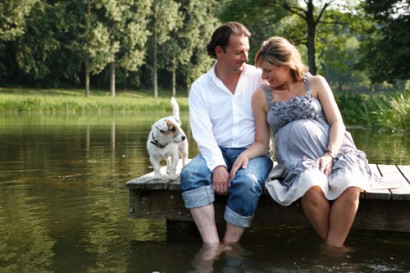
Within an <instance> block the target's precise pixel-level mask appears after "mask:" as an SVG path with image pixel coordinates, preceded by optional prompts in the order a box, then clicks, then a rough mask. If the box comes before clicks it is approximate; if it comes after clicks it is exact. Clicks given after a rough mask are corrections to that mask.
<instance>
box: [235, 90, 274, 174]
mask: <svg viewBox="0 0 410 273" xmlns="http://www.w3.org/2000/svg"><path fill="white" fill-rule="evenodd" d="M252 110H253V115H254V117H255V142H254V143H253V144H252V145H251V146H249V148H248V149H246V150H245V151H243V152H242V154H241V155H239V157H238V158H237V159H236V161H235V163H234V164H233V166H232V170H231V173H230V177H231V179H232V178H233V177H234V176H235V174H236V172H237V171H238V170H239V169H240V168H246V167H247V166H248V162H249V160H250V159H252V158H254V157H257V156H261V155H266V154H267V153H268V152H269V144H270V133H269V125H268V123H267V121H266V115H267V111H268V107H267V102H266V95H265V93H264V91H263V89H262V88H259V89H258V90H256V91H255V93H254V94H253V96H252Z"/></svg>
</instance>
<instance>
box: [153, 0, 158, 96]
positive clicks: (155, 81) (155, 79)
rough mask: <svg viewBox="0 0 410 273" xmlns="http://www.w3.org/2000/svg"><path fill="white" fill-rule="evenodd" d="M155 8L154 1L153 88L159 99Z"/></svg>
mask: <svg viewBox="0 0 410 273" xmlns="http://www.w3.org/2000/svg"><path fill="white" fill-rule="evenodd" d="M155 7H156V3H155V1H154V16H153V18H154V31H153V34H152V36H153V46H154V48H153V50H154V53H153V54H154V56H153V57H154V58H153V62H154V63H153V64H152V86H153V87H154V97H155V98H157V97H158V85H157V84H158V80H157V76H158V75H157V18H156V14H155Z"/></svg>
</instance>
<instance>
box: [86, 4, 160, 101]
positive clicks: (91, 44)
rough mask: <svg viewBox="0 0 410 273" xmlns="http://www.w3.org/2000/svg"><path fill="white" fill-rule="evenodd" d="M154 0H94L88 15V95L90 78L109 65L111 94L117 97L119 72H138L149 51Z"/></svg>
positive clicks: (87, 92)
mask: <svg viewBox="0 0 410 273" xmlns="http://www.w3.org/2000/svg"><path fill="white" fill-rule="evenodd" d="M151 3H152V0H131V1H116V0H107V1H105V0H95V1H93V2H91V0H88V1H87V12H86V13H85V14H86V15H85V26H86V28H85V33H84V35H83V39H82V41H83V42H82V43H80V44H83V49H84V63H85V79H86V80H85V84H86V95H88V94H89V77H90V76H89V75H90V73H91V74H98V73H100V72H101V71H102V70H103V69H104V68H106V67H107V65H109V70H110V94H111V96H113V97H114V96H115V69H116V67H117V66H118V67H122V68H124V69H126V70H129V71H136V70H137V69H138V68H139V67H140V66H141V65H142V64H143V63H144V56H145V52H146V42H147V40H148V35H149V32H148V30H147V23H148V20H147V17H148V16H149V15H150V5H151Z"/></svg>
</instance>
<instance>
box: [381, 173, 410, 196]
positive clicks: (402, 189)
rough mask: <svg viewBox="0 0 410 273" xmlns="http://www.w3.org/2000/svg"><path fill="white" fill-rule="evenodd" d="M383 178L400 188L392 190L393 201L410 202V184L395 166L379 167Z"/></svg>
mask: <svg viewBox="0 0 410 273" xmlns="http://www.w3.org/2000/svg"><path fill="white" fill-rule="evenodd" d="M378 167H379V169H380V171H381V172H382V174H383V177H385V178H387V179H388V181H389V182H391V183H392V184H398V185H399V187H398V188H396V189H391V190H390V191H391V192H392V199H393V200H410V184H409V182H408V181H407V180H406V178H405V177H404V176H403V174H402V173H401V172H400V171H399V169H398V168H397V167H396V166H395V165H379V166H378Z"/></svg>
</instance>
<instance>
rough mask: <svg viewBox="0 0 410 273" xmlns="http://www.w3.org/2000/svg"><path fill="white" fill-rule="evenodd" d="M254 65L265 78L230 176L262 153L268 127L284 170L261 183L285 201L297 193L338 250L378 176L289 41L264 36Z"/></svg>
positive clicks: (307, 212) (319, 79) (325, 90)
mask: <svg viewBox="0 0 410 273" xmlns="http://www.w3.org/2000/svg"><path fill="white" fill-rule="evenodd" d="M255 64H256V66H258V67H259V68H261V69H262V78H263V79H264V80H265V82H266V84H264V85H263V86H262V87H261V88H260V89H258V90H257V91H256V92H255V94H254V95H253V98H252V107H253V111H254V115H255V122H256V137H255V143H254V144H252V146H250V147H249V148H248V149H247V150H245V151H244V152H243V153H242V154H241V155H240V156H239V157H238V159H237V160H236V162H235V165H234V168H233V169H232V172H231V175H234V174H235V172H236V171H237V170H238V169H240V168H246V166H247V164H248V161H249V160H250V159H251V158H254V157H256V156H259V155H262V154H266V153H267V151H268V150H269V140H270V130H272V133H273V136H274V143H275V157H276V161H277V162H278V163H279V164H280V165H281V166H283V167H284V168H285V170H284V172H283V174H282V175H281V177H280V178H279V179H278V180H273V181H271V182H269V183H267V184H266V187H267V189H268V191H269V193H270V195H271V196H272V198H273V199H274V200H275V201H276V202H278V203H279V204H281V205H284V206H287V205H290V204H291V203H293V202H295V201H296V200H299V199H300V202H301V205H302V207H303V211H304V214H305V215H306V217H307V218H308V220H309V221H310V223H311V224H312V226H313V228H314V229H315V231H316V232H317V233H318V235H319V236H320V237H321V238H322V239H323V241H324V242H325V243H326V245H327V246H331V247H336V248H341V249H344V242H345V240H346V238H347V235H348V233H349V230H350V228H351V226H352V224H353V221H354V218H355V216H356V212H357V209H358V205H359V196H360V189H361V188H366V187H367V186H368V185H369V184H370V182H371V181H372V179H378V178H377V177H376V176H375V175H373V174H372V172H371V170H370V168H369V166H368V163H367V159H366V155H365V154H364V153H363V152H362V151H359V150H357V148H356V146H355V144H354V142H353V139H352V137H351V135H350V133H349V132H348V131H346V129H345V125H344V123H343V119H342V116H341V114H340V111H339V108H338V106H337V104H336V101H335V99H334V96H333V93H332V91H331V89H330V87H329V85H328V83H327V81H326V80H325V78H323V77H322V76H312V75H310V74H309V73H307V69H306V67H305V65H304V64H303V62H302V60H301V57H300V54H299V52H298V51H297V49H296V48H295V47H294V46H293V45H292V44H291V43H290V42H289V41H288V40H286V39H284V38H282V37H272V38H270V39H269V40H267V41H265V42H264V43H263V44H262V47H261V48H260V49H259V51H258V53H257V54H256V57H255Z"/></svg>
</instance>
